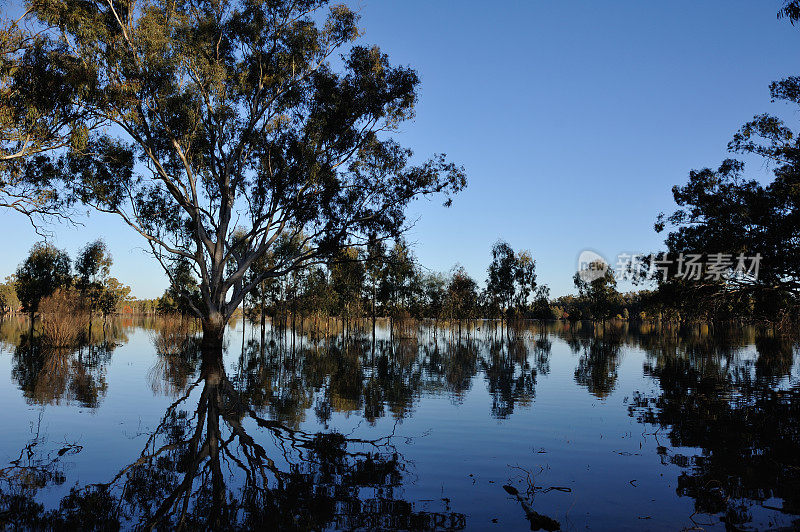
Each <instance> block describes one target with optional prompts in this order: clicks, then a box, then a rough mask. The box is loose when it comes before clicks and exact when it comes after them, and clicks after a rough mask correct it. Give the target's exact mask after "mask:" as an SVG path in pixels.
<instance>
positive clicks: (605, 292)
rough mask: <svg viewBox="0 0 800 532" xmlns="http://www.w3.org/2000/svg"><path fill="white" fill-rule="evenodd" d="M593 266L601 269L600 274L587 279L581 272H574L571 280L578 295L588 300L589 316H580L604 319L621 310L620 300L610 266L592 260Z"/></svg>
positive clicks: (613, 315)
mask: <svg viewBox="0 0 800 532" xmlns="http://www.w3.org/2000/svg"><path fill="white" fill-rule="evenodd" d="M593 267H594V269H595V270H601V269H602V271H603V273H602V275H599V276H598V277H597V278H596V279H592V280H591V281H587V280H586V279H584V278H583V277H582V276H581V272H576V273H575V276H574V277H573V282H574V283H575V288H577V289H578V293H579V295H580V297H581V298H582V299H584V300H585V301H587V302H588V311H589V316H586V315H584V316H582V317H583V318H589V317H591V318H592V319H594V320H601V321H605V320H607V319H610V318H613V317H615V316H616V315H617V314H618V313H620V312H621V302H622V300H621V296H620V293H619V292H617V280H616V279H615V278H614V272H613V271H612V270H611V268H608V267H607V265H605V264H603V263H601V262H594V263H593Z"/></svg>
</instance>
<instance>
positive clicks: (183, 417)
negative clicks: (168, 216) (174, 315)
mask: <svg viewBox="0 0 800 532" xmlns="http://www.w3.org/2000/svg"><path fill="white" fill-rule="evenodd" d="M166 329H167V328H166V327H165V326H164V324H163V323H162V324H160V322H159V321H151V322H133V321H127V322H125V321H117V322H114V323H110V324H109V326H108V327H107V328H106V330H105V331H102V330H100V331H98V330H97V328H95V331H94V345H93V346H90V347H84V348H82V349H79V350H64V349H51V348H47V347H45V346H43V345H41V343H39V342H36V341H33V342H31V341H28V340H27V339H26V338H24V335H23V333H24V332H25V330H26V325H25V323H24V321H19V320H13V319H12V320H6V321H5V322H3V323H2V325H0V338H2V341H3V342H2V352H0V382H2V386H0V404H1V405H2V413H0V420H2V423H1V424H0V426H2V430H0V526H2V527H4V528H14V527H20V528H59V529H61V528H65V527H71V528H81V529H85V528H92V527H94V528H101V529H107V528H112V529H113V528H117V527H121V528H125V529H130V528H151V527H152V528H157V529H172V528H176V527H179V526H180V527H184V528H197V527H199V528H225V529H231V528H243V529H247V528H256V527H261V528H264V527H267V528H283V529H375V528H380V529H394V528H399V529H432V528H438V529H478V530H530V529H534V530H537V529H542V530H555V529H561V530H572V529H585V528H591V529H598V530H609V529H612V530H681V529H705V530H715V529H720V530H722V529H726V528H728V529H735V530H763V529H792V528H793V527H796V526H798V523H800V521H798V520H799V519H800V364H798V358H800V357H798V354H797V350H796V348H795V347H794V346H793V345H792V344H791V343H789V342H786V341H783V340H780V339H777V338H775V337H773V336H771V335H769V334H768V333H766V332H763V331H762V332H759V331H755V330H751V329H746V330H738V331H733V332H731V331H726V332H717V334H715V335H711V334H709V333H708V331H707V330H696V331H692V332H690V333H684V334H682V335H678V334H675V332H674V331H663V330H657V329H634V328H632V327H631V328H629V327H628V326H624V327H623V326H619V325H618V326H611V325H609V326H607V327H606V328H605V330H603V329H597V328H595V327H592V326H590V325H588V324H584V325H583V326H581V325H580V324H578V325H575V326H572V327H570V326H569V325H568V324H560V323H556V324H547V325H543V324H530V325H528V326H526V327H524V328H520V329H518V330H515V331H512V332H511V333H510V334H509V335H508V336H509V337H510V338H505V337H504V336H503V335H501V333H500V331H499V330H495V329H494V328H493V327H492V326H491V325H489V324H487V323H482V324H481V327H480V329H472V330H470V331H469V332H468V331H467V330H466V328H465V329H463V330H462V331H461V335H460V336H459V335H458V332H457V331H443V330H439V331H438V332H436V333H434V331H433V330H431V329H429V328H421V329H420V330H419V332H418V333H417V334H416V335H413V334H409V333H408V332H406V333H405V334H403V335H400V334H397V335H395V337H394V338H392V340H391V341H390V339H389V337H388V334H387V331H386V330H385V328H382V329H380V330H379V331H378V335H377V340H376V341H375V342H374V343H373V341H372V339H371V337H370V336H362V337H356V338H350V339H349V340H347V341H344V340H342V339H341V338H339V337H335V336H329V337H327V338H326V337H320V338H309V336H308V335H307V334H305V335H300V334H299V332H298V334H297V335H295V336H294V337H292V335H291V334H288V335H279V334H275V333H274V332H273V331H272V330H271V329H268V330H267V331H266V332H265V344H264V345H263V346H262V344H261V333H260V330H259V328H258V326H251V325H250V324H247V325H246V327H245V329H244V331H242V325H241V323H240V324H238V325H237V326H236V327H233V328H231V330H230V331H229V333H228V337H227V340H226V344H227V345H226V350H225V353H224V357H223V358H222V360H218V359H215V358H214V357H213V356H207V357H205V359H204V357H203V354H202V353H201V351H200V347H199V342H198V341H196V340H195V339H192V338H191V337H189V338H186V337H183V336H182V335H181V331H177V332H176V331H175V330H174V327H173V328H172V329H171V330H166ZM398 336H403V337H402V338H400V337H398Z"/></svg>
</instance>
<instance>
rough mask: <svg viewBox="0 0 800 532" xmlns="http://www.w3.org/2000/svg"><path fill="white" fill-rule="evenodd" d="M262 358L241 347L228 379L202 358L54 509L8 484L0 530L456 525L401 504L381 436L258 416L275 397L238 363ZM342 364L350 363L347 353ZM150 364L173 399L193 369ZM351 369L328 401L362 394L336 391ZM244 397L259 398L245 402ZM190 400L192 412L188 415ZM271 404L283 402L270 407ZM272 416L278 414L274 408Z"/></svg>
mask: <svg viewBox="0 0 800 532" xmlns="http://www.w3.org/2000/svg"><path fill="white" fill-rule="evenodd" d="M261 352H262V351H261V350H260V349H257V350H256V349H249V350H247V349H246V350H245V352H244V353H243V355H242V358H241V361H240V362H242V363H244V365H243V368H248V369H249V370H248V371H244V372H239V375H238V376H237V378H235V379H234V380H231V379H230V378H229V377H228V375H227V372H226V370H225V367H224V364H223V359H222V355H221V353H220V352H219V351H216V352H209V351H204V352H203V355H202V363H201V365H200V375H199V378H198V379H197V380H195V381H194V382H192V383H191V384H189V385H188V386H187V387H186V388H185V391H184V392H183V393H182V394H181V395H180V397H178V398H177V399H176V400H175V401H174V402H173V403H172V405H171V406H170V407H169V408H168V409H167V411H166V412H165V414H164V416H163V418H162V420H161V422H160V423H159V424H158V426H157V427H156V428H155V430H153V431H152V433H151V434H150V435H149V438H148V440H147V443H146V445H145V447H144V449H143V451H142V453H141V455H140V456H139V457H138V458H137V459H136V460H135V461H134V462H132V463H131V464H130V465H128V466H127V467H125V468H124V469H122V470H121V471H120V472H119V473H118V474H117V475H116V476H115V477H114V478H113V479H111V480H110V481H109V482H108V483H104V484H99V485H92V486H87V487H85V488H81V489H78V488H74V489H72V490H71V492H70V493H69V495H68V496H67V497H65V498H64V499H62V500H61V502H60V506H59V508H58V510H51V511H45V509H44V508H43V507H42V506H41V505H38V504H35V503H31V502H30V501H31V498H30V496H29V495H30V494H28V496H25V497H23V498H19V497H17V498H14V497H13V492H14V490H15V489H18V488H19V486H18V485H16V484H15V483H14V482H9V483H8V484H9V486H7V487H6V489H5V490H4V492H3V499H2V500H3V504H2V506H0V516H2V517H1V518H0V524H3V525H5V526H9V527H22V528H38V527H42V526H43V525H44V524H45V523H47V528H53V527H55V528H61V527H67V528H81V529H82V528H98V527H99V528H117V527H119V526H136V527H142V528H147V529H152V528H156V529H173V528H179V529H186V528H193V527H202V528H213V529H219V528H226V529H229V528H243V529H252V528H261V527H267V528H280V529H303V530H306V529H319V528H325V527H336V528H345V529H352V528H371V529H372V528H382V529H391V528H404V529H409V528H410V529H461V528H463V527H464V526H465V518H464V516H463V515H462V514H458V513H454V512H451V511H449V510H448V508H447V503H446V500H442V501H440V505H441V506H442V509H441V510H440V511H430V510H429V509H428V507H429V506H433V505H434V504H435V502H431V501H428V502H426V503H424V504H421V505H420V504H419V503H413V502H410V501H406V500H404V499H403V497H402V488H401V486H402V483H403V478H404V475H406V473H407V472H406V463H405V460H404V459H403V458H402V456H401V455H400V454H399V453H398V452H397V450H396V449H395V447H394V445H393V442H392V440H393V438H392V436H391V435H387V436H386V437H383V438H380V439H375V440H365V439H358V438H354V437H349V436H348V437H346V436H344V435H342V434H340V433H337V432H325V433H309V432H305V431H302V430H300V429H298V428H296V425H297V422H298V420H297V419H293V420H290V422H288V423H286V422H282V421H279V420H275V419H270V418H268V417H266V416H265V415H264V414H263V412H265V411H266V412H270V409H269V408H266V407H267V406H269V405H272V404H273V402H275V401H274V399H275V397H274V396H272V395H270V394H269V393H267V394H264V393H263V390H265V389H267V387H266V386H264V384H265V380H263V377H264V376H265V375H266V376H267V382H269V381H270V377H269V372H270V367H269V364H266V367H262V365H259V364H257V363H254V362H253V361H252V360H248V356H250V355H252V354H253V353H259V355H258V356H259V357H261V354H260V353H261ZM331 352H332V353H335V352H336V351H335V350H332V351H331ZM342 356H343V357H344V358H347V356H355V357H356V359H357V358H358V355H357V354H350V355H347V354H342ZM270 359H272V360H273V362H277V363H278V364H281V365H282V364H290V365H292V364H296V363H299V362H298V361H301V360H302V361H303V365H304V366H305V367H306V368H307V369H305V370H304V371H297V369H298V368H294V369H295V371H294V372H293V374H294V375H305V376H310V377H311V379H312V380H313V378H314V377H321V376H322V375H323V373H319V372H318V369H319V368H315V365H316V364H319V363H323V361H322V360H314V359H313V358H310V359H307V358H306V357H302V358H301V357H297V356H293V357H288V358H282V359H280V358H279V359H275V357H270V356H266V357H263V358H261V360H262V362H266V361H269V360H270ZM352 362H353V364H355V365H357V363H356V362H355V361H352ZM157 367H160V368H162V369H165V371H164V374H165V376H167V377H168V378H173V379H176V380H177V381H178V382H175V383H174V384H175V385H174V386H173V387H172V388H170V389H171V390H173V391H174V390H178V389H180V386H179V385H178V383H179V382H180V381H181V380H182V379H183V377H182V376H179V373H180V369H186V368H191V364H185V365H177V366H176V365H172V366H171V365H170V362H160V363H159V364H158V365H157ZM166 368H168V369H166ZM176 368H177V369H176ZM354 371H355V370H353V369H352V368H351V369H348V366H347V364H343V365H342V368H341V370H340V373H339V374H338V376H337V377H336V378H335V382H332V383H331V384H330V387H329V393H328V395H327V397H329V398H330V399H335V398H343V399H344V400H351V401H354V400H357V399H356V396H360V395H362V394H361V392H359V391H354V390H348V389H347V386H346V384H347V383H348V382H350V383H353V382H354V380H353V379H354V377H353V375H352V373H353V372H354ZM348 374H349V375H348ZM251 377H252V378H251ZM255 377H261V378H262V380H260V381H259V380H258V379H257V378H255ZM377 378H380V376H378V377H377ZM299 380H300V381H303V380H304V379H302V378H301V379H299ZM399 380H402V379H399ZM234 381H237V382H234ZM281 384H282V386H281V388H280V389H288V390H292V389H298V388H300V386H292V383H291V382H288V383H287V382H283V383H281ZM303 384H305V383H303ZM356 388H360V387H359V386H356ZM254 390H257V391H258V393H255V394H252V393H251V392H252V391H254ZM301 395H302V394H301ZM388 395H391V394H388ZM194 401H196V406H194V407H193V408H188V407H189V405H190V403H191V404H194ZM277 403H279V405H280V404H281V403H283V404H284V405H285V403H286V401H281V399H280V398H278V400H277ZM302 406H303V407H304V406H306V404H305V403H302ZM348 408H349V406H348ZM301 409H302V408H300V410H301ZM277 413H278V414H281V413H284V412H283V411H282V409H281V408H280V406H279V407H278V408H277ZM46 482H47V479H45V483H46Z"/></svg>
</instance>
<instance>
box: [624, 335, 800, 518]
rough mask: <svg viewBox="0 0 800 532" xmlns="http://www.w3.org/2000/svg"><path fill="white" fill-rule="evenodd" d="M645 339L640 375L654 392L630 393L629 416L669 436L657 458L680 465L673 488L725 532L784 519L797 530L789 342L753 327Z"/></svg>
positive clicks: (799, 445) (796, 422)
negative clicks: (717, 521)
mask: <svg viewBox="0 0 800 532" xmlns="http://www.w3.org/2000/svg"><path fill="white" fill-rule="evenodd" d="M753 335H755V336H753ZM648 340H649V342H647V343H646V344H643V345H644V346H646V347H645V348H646V350H647V360H646V363H645V367H644V372H645V374H646V375H649V376H651V377H652V378H653V379H654V380H655V381H656V382H657V383H658V384H659V386H660V392H659V393H657V394H655V395H652V394H642V393H637V394H636V395H635V396H634V398H633V403H632V405H631V407H630V412H631V415H632V416H634V417H635V418H636V419H637V420H639V421H640V422H642V423H647V424H652V425H656V426H657V427H658V431H659V432H657V433H656V435H657V436H659V435H660V434H663V436H660V437H661V439H662V440H663V439H664V438H666V439H668V442H669V446H667V444H666V443H665V442H662V443H661V445H660V446H659V448H658V449H659V454H660V458H661V460H662V462H664V463H671V464H676V465H678V466H680V467H683V468H684V469H685V470H684V472H683V473H682V474H681V475H680V476H679V479H678V487H677V493H678V494H679V495H681V496H689V497H692V498H693V499H694V501H695V510H696V512H697V513H698V514H713V515H716V516H717V517H718V518H719V519H720V520H721V521H722V522H724V523H725V525H726V526H727V527H728V528H729V529H740V527H742V526H751V527H752V526H755V527H759V528H760V527H764V526H767V524H768V526H769V527H774V526H776V524H775V523H780V522H782V521H786V520H787V519H788V521H789V522H794V524H795V526H796V525H797V524H798V520H797V516H798V515H800V453H798V449H800V386H798V383H797V379H796V378H793V377H792V368H793V366H794V364H795V363H796V360H797V350H796V348H795V347H794V345H793V344H792V343H791V342H790V341H788V340H786V339H783V338H779V337H775V336H771V335H769V334H761V333H759V331H755V330H744V331H742V330H737V331H724V332H723V331H718V334H715V335H704V334H698V335H695V336H693V337H690V338H678V337H664V336H662V337H656V336H652V337H649V338H648ZM748 345H749V346H751V347H745V346H748ZM753 347H754V349H753ZM661 431H663V432H661ZM672 448H679V449H672ZM687 449H689V450H687ZM697 449H699V452H698V451H697ZM776 516H777V517H776ZM707 518H710V517H707ZM765 519H767V520H765ZM776 519H777V520H776Z"/></svg>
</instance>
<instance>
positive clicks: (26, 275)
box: [15, 243, 72, 329]
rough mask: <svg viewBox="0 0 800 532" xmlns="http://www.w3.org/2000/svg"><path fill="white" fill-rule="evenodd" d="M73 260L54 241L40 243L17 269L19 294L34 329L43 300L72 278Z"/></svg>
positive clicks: (67, 283)
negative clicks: (52, 243)
mask: <svg viewBox="0 0 800 532" xmlns="http://www.w3.org/2000/svg"><path fill="white" fill-rule="evenodd" d="M71 270H72V268H71V266H70V260H69V257H68V256H67V254H66V253H64V252H63V251H61V250H59V249H56V248H55V247H54V246H52V245H51V244H44V243H38V244H35V245H34V246H33V248H31V252H30V254H29V255H28V258H26V259H25V261H24V262H23V263H22V264H20V266H19V268H17V273H16V285H15V286H16V290H17V297H19V301H20V303H22V309H23V310H24V311H25V312H27V313H28V314H30V319H31V329H32V328H33V320H34V318H35V316H36V312H37V311H38V310H39V303H40V302H41V301H42V299H44V298H46V297H48V296H50V295H52V294H53V293H54V292H55V291H56V290H58V289H59V288H61V287H62V286H67V285H69V283H70V282H71V281H72V275H71Z"/></svg>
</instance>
